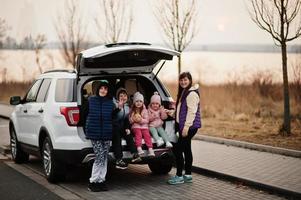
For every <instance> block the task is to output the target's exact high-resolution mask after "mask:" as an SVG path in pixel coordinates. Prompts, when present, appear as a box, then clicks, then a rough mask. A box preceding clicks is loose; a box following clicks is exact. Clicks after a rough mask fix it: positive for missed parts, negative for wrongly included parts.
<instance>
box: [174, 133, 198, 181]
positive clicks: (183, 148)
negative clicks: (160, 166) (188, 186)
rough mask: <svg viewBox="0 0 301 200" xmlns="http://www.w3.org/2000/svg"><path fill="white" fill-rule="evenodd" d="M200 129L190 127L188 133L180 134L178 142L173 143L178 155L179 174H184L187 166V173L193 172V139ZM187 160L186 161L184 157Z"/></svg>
mask: <svg viewBox="0 0 301 200" xmlns="http://www.w3.org/2000/svg"><path fill="white" fill-rule="evenodd" d="M197 131H198V129H189V131H188V135H187V136H186V137H182V135H181V134H180V136H179V139H178V142H177V143H175V144H174V145H173V153H174V155H175V157H176V165H177V176H182V172H183V168H184V166H185V174H186V175H190V174H191V168H192V161H193V157H192V151H191V139H192V138H193V136H194V135H195V134H196V133H197ZM183 154H184V157H185V161H184V157H183Z"/></svg>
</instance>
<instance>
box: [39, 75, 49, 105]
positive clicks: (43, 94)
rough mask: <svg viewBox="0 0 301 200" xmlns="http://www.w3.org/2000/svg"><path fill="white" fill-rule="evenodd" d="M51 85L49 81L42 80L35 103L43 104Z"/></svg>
mask: <svg viewBox="0 0 301 200" xmlns="http://www.w3.org/2000/svg"><path fill="white" fill-rule="evenodd" d="M50 83H51V79H44V80H43V83H42V85H41V87H40V90H39V93H38V96H37V102H45V101H46V98H47V94H48V89H49V86H50Z"/></svg>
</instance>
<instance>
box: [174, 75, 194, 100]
mask: <svg viewBox="0 0 301 200" xmlns="http://www.w3.org/2000/svg"><path fill="white" fill-rule="evenodd" d="M185 77H187V78H188V79H189V82H190V83H189V85H188V87H187V88H185V91H184V92H185V93H186V92H188V90H189V89H190V88H191V86H192V76H191V74H190V72H182V73H181V74H180V76H179V84H178V94H177V101H176V106H177V105H178V103H179V100H180V98H181V95H182V92H183V90H184V88H182V87H181V86H180V80H181V79H183V78H185Z"/></svg>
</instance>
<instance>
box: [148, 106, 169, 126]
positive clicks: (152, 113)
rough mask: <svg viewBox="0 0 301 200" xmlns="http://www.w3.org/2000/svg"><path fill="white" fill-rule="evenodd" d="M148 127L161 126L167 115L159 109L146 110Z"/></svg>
mask: <svg viewBox="0 0 301 200" xmlns="http://www.w3.org/2000/svg"><path fill="white" fill-rule="evenodd" d="M148 116H149V126H150V127H155V128H158V127H160V126H162V125H163V120H164V119H166V118H167V114H166V112H165V111H164V109H163V108H162V107H161V108H160V109H158V110H153V109H151V108H150V107H149V108H148Z"/></svg>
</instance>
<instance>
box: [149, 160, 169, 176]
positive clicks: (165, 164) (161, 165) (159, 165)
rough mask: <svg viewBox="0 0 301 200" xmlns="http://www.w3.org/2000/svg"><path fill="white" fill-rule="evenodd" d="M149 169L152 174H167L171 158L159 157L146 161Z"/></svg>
mask: <svg viewBox="0 0 301 200" xmlns="http://www.w3.org/2000/svg"><path fill="white" fill-rule="evenodd" d="M148 167H149V169H150V170H151V171H152V173H154V174H158V175H161V174H168V173H169V172H170V170H171V168H172V160H171V159H159V160H153V161H151V162H149V163H148Z"/></svg>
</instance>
